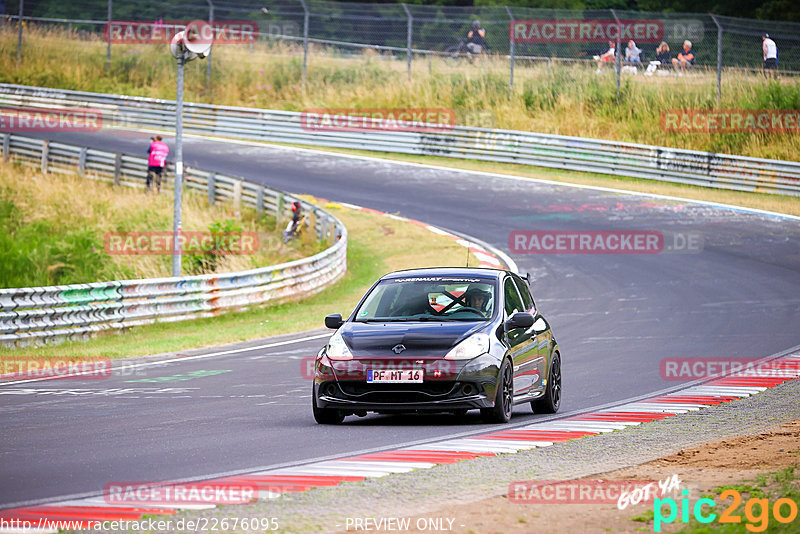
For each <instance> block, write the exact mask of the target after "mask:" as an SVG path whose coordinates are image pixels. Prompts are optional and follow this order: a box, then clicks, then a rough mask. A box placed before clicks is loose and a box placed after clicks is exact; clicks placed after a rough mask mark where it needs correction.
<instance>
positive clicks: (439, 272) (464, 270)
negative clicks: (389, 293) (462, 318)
mask: <svg viewBox="0 0 800 534" xmlns="http://www.w3.org/2000/svg"><path fill="white" fill-rule="evenodd" d="M507 272H508V271H505V270H501V269H492V268H487V267H432V268H425V269H407V270H403V271H395V272H393V273H389V274H387V275H384V276H382V277H381V280H390V279H393V278H403V277H407V276H482V277H489V278H500V277H502V276H503V275H504V274H505V273H507Z"/></svg>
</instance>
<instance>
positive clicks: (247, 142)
mask: <svg viewBox="0 0 800 534" xmlns="http://www.w3.org/2000/svg"><path fill="white" fill-rule="evenodd" d="M124 129H125V130H127V131H131V130H134V131H144V132H153V131H159V132H161V131H162V130H152V129H147V128H133V129H131V128H124ZM184 137H193V138H196V139H202V140H206V141H217V142H223V143H232V144H237V145H247V146H251V147H261V148H264V147H268V148H275V149H278V150H287V151H297V152H313V153H315V154H326V155H328V156H334V157H339V158H347V159H359V160H364V161H372V162H378V163H383V164H386V163H389V164H392V165H406V166H411V167H421V168H425V169H433V170H440V171H448V172H457V173H467V174H472V175H476V176H490V177H492V178H502V179H506V180H514V181H518V182H519V181H523V182H534V183H540V184H547V185H554V186H560V187H571V188H573V189H588V190H591V191H604V192H609V193H619V194H623V195H632V196H638V197H647V198H658V199H663V200H677V201H679V202H687V203H690V204H700V205H705V206H712V207H718V208H723V209H728V210H733V211H743V212H748V213H756V214H759V215H766V216H768V217H777V218H780V219H789V220H794V221H800V216H797V215H788V214H786V213H778V212H775V211H767V210H760V209H757V208H747V207H744V206H737V205H735V204H724V203H722V202H712V201H709V200H695V199H691V198H684V197H677V196H671V195H659V194H656V193H643V192H641V191H630V190H627V189H617V188H614V187H603V186H599V185H584V184H575V183H571V182H559V181H557V180H548V179H546V178H530V177H525V176H517V175H514V174H503V173H497V172H489V171H475V170H470V169H460V168H458V167H447V166H442V165H432V164H430V163H416V162H411V161H400V160H395V159H388V158H381V157H377V156H362V155H358V154H344V153H341V152H333V151H331V150H325V149H324V148H305V147H294V146H285V145H277V144H272V143H265V142H262V143H256V142H254V141H250V140H245V139H230V138H226V137H219V136H209V135H200V134H192V133H190V134H186V133H185V134H184ZM531 167H533V168H535V169H543V168H544V169H550V170H555V171H558V170H559V169H557V168H556V169H553V168H551V167H538V166H533V165H531ZM568 172H581V171H568ZM592 174H600V175H602V176H606V177H611V178H614V177H618V175H615V174H603V173H592ZM653 182H656V183H667V184H673V185H683V184H677V183H675V182H664V181H661V180H653ZM712 191H713V190H712ZM722 191H729V190H727V189H723V190H722ZM339 204H341V205H344V203H343V202H339Z"/></svg>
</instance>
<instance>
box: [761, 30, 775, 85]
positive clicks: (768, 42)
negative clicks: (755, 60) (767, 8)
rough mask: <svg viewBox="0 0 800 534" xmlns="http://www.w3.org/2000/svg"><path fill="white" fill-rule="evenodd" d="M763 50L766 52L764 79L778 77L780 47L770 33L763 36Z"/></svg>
mask: <svg viewBox="0 0 800 534" xmlns="http://www.w3.org/2000/svg"><path fill="white" fill-rule="evenodd" d="M761 41H762V44H761V49H762V51H763V52H764V77H766V78H777V77H778V45H776V44H775V41H773V40H772V39H771V38H770V36H769V34H768V33H765V34H764V35H762V36H761Z"/></svg>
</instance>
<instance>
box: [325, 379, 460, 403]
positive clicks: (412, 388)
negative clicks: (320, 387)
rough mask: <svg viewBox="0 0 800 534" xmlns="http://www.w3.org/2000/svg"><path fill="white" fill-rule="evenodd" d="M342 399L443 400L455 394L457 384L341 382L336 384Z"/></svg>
mask: <svg viewBox="0 0 800 534" xmlns="http://www.w3.org/2000/svg"><path fill="white" fill-rule="evenodd" d="M338 384H339V388H340V390H341V392H342V393H344V395H343V398H350V399H353V400H359V401H362V402H367V401H371V402H381V403H404V402H427V401H433V400H440V399H445V398H448V397H451V396H456V395H455V394H456V393H457V392H458V390H459V386H460V385H461V384H460V383H459V382H453V381H441V382H423V383H421V384H368V383H366V382H355V381H353V382H349V381H341V382H339V383H338ZM337 396H339V395H337Z"/></svg>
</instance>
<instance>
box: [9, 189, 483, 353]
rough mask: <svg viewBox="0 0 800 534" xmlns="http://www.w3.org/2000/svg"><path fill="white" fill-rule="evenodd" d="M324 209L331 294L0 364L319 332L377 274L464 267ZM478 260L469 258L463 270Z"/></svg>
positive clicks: (433, 238)
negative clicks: (329, 232) (339, 230)
mask: <svg viewBox="0 0 800 534" xmlns="http://www.w3.org/2000/svg"><path fill="white" fill-rule="evenodd" d="M324 207H326V208H327V209H329V210H331V212H332V213H334V214H335V215H336V216H337V217H339V218H340V219H341V220H342V222H343V223H344V224H345V226H346V227H347V229H348V233H349V243H348V253H347V274H346V275H345V276H344V277H343V278H342V279H341V280H339V281H338V282H337V283H336V284H335V285H334V286H332V287H331V288H329V289H327V290H325V291H323V292H321V293H319V294H317V295H314V296H312V297H310V298H307V299H305V300H303V301H299V302H291V303H285V304H279V305H276V306H269V307H265V308H254V309H250V310H247V311H243V312H240V313H229V314H225V315H220V316H219V317H214V318H206V319H197V320H194V321H187V322H181V323H159V324H153V325H147V326H141V327H136V328H132V329H126V330H124V331H122V332H106V333H103V334H101V335H99V336H98V337H97V338H94V339H91V340H89V341H87V342H68V343H64V344H61V345H54V346H46V347H39V348H36V349H34V350H28V349H0V360H2V359H3V357H6V358H20V357H24V355H25V354H28V355H33V353H35V357H36V358H59V359H75V360H79V359H81V358H112V359H113V358H123V357H129V356H141V355H146V354H156V353H161V352H170V351H179V350H187V349H191V348H198V347H205V346H210V345H219V344H224V343H231V342H235V341H245V340H251V339H257V338H260V337H265V336H273V335H278V334H285V333H290V332H296V331H299V330H304V329H308V328H310V327H316V326H322V319H323V317H324V316H325V315H327V314H329V313H337V312H339V313H342V314H343V315H344V314H348V313H349V312H350V311H352V309H353V308H354V307H355V305H356V304H357V303H358V300H359V299H360V297H361V296H362V294H363V293H364V291H365V290H366V289H367V288H368V287H369V286H370V285H371V284H372V283H373V282H374V281H375V280H376V279H377V278H378V277H380V276H381V275H383V274H385V273H387V272H389V271H394V270H398V269H405V268H411V267H433V266H448V265H452V266H463V265H464V264H465V262H466V259H467V255H466V254H467V253H466V250H465V249H464V248H463V247H462V246H460V245H458V244H457V243H456V242H455V241H453V240H452V239H449V238H446V237H443V236H440V235H437V234H434V233H432V232H430V231H428V230H426V229H424V228H422V227H419V226H417V225H413V224H408V223H406V222H403V221H398V220H394V219H391V218H389V217H385V216H382V215H377V214H372V213H368V212H363V211H352V210H349V209H345V208H342V207H341V206H338V205H336V204H332V203H330V204H326V205H325V206H324ZM476 264H477V260H476V258H474V257H471V258H470V265H476Z"/></svg>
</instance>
